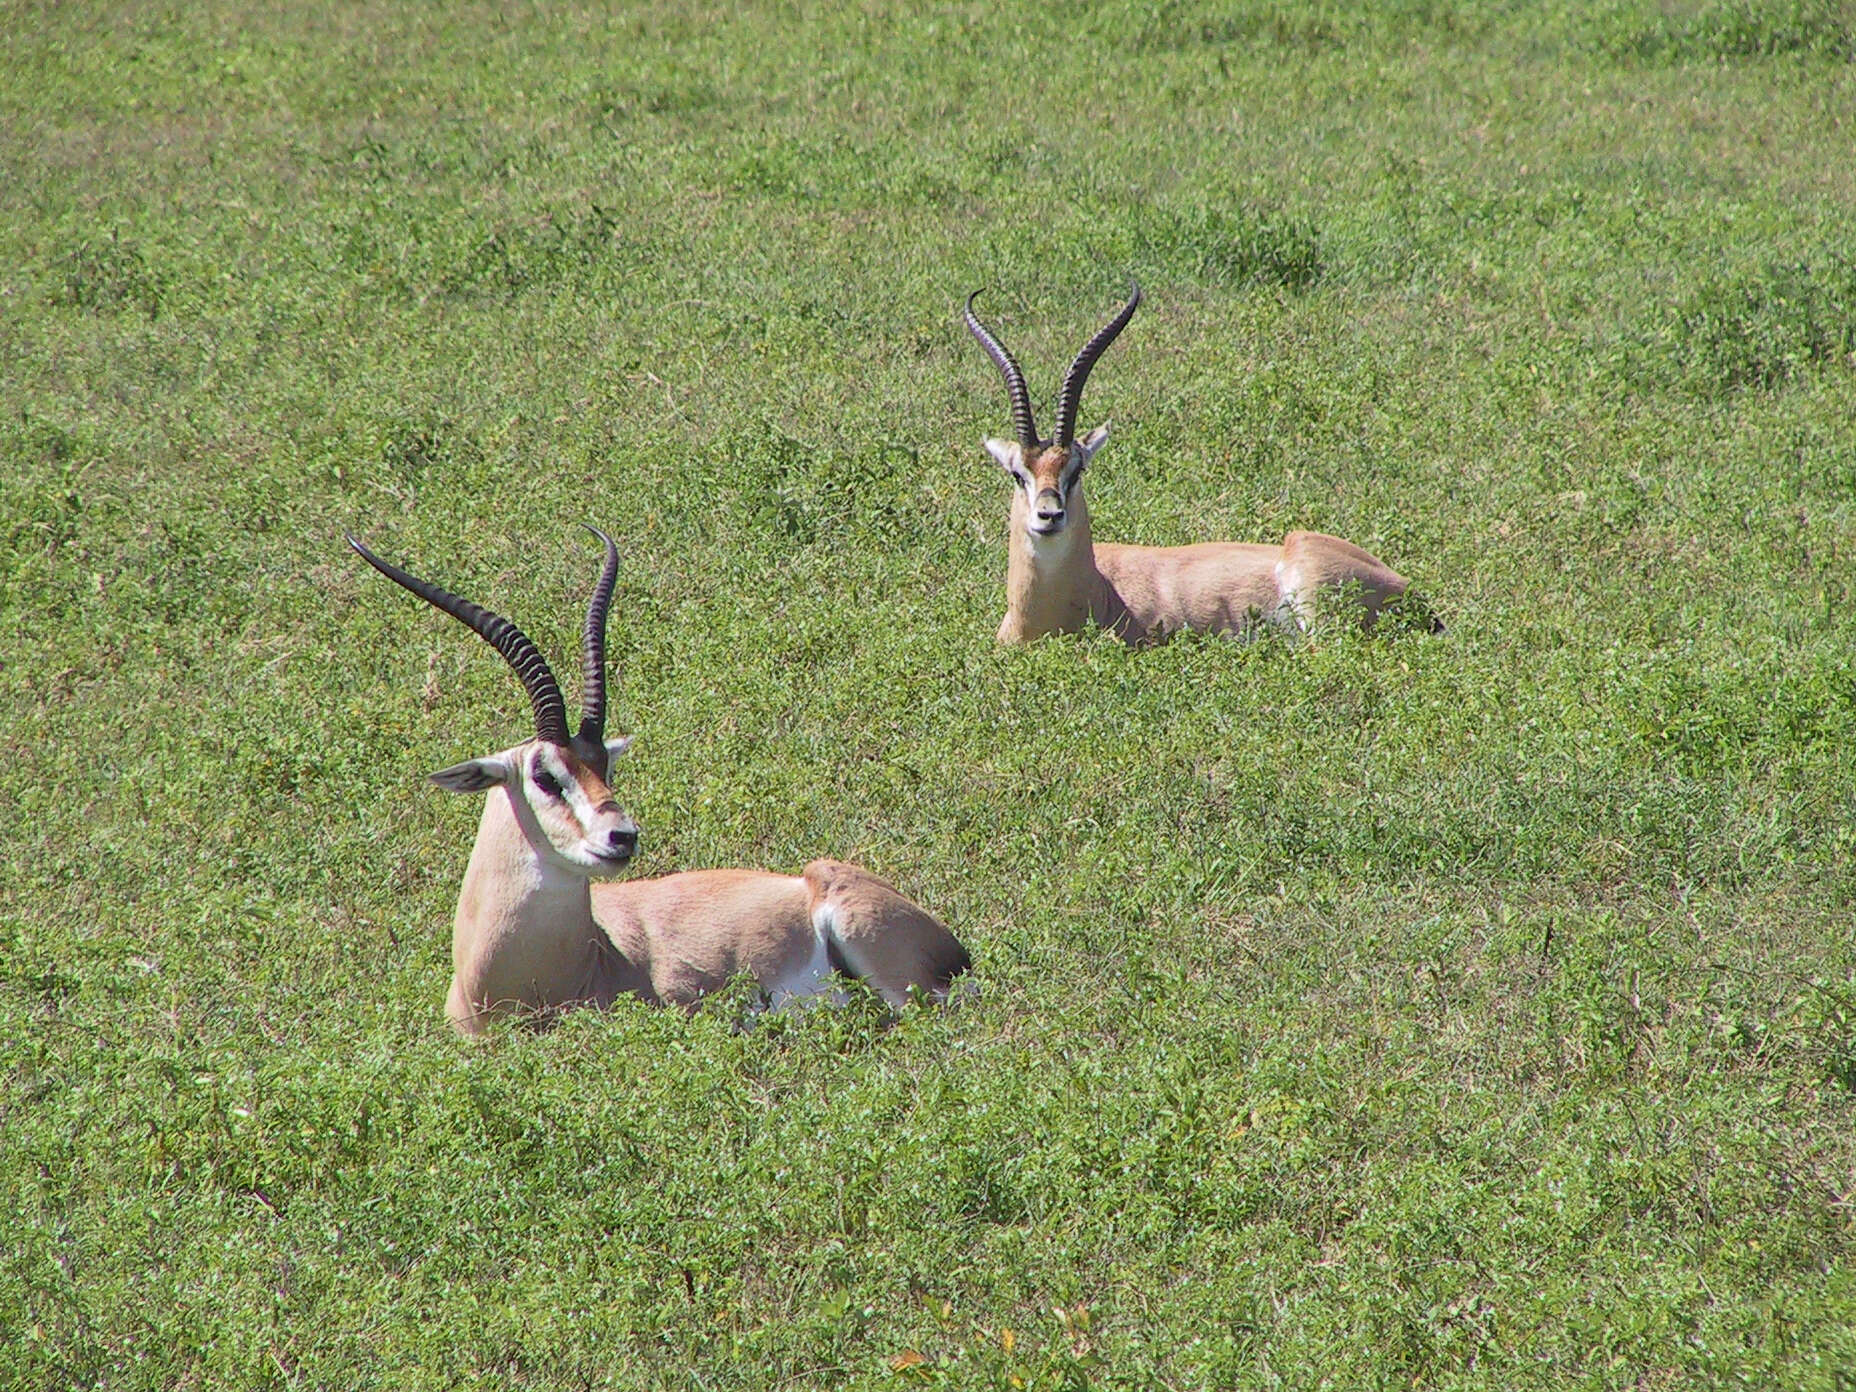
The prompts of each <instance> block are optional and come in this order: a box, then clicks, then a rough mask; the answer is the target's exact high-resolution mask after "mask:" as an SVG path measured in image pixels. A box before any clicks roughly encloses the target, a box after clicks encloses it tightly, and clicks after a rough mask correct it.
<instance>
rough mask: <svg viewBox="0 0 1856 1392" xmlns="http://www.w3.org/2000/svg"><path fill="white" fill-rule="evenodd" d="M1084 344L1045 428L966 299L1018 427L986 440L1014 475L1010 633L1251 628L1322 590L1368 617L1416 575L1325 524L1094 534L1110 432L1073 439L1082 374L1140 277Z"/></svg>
mask: <svg viewBox="0 0 1856 1392" xmlns="http://www.w3.org/2000/svg"><path fill="white" fill-rule="evenodd" d="M1132 289H1133V294H1132V295H1130V296H1129V297H1128V301H1127V303H1126V304H1124V305H1123V306H1122V308H1121V311H1120V312H1119V313H1118V314H1116V316H1115V317H1114V318H1113V319H1111V320H1110V321H1109V322H1108V323H1107V324H1106V325H1104V326H1103V327H1102V328H1101V329H1100V330H1098V331H1097V333H1096V335H1095V336H1094V337H1093V338H1091V339H1090V340H1089V342H1088V343H1086V344H1085V345H1084V346H1083V349H1082V351H1081V352H1079V353H1078V354H1077V355H1076V357H1075V359H1074V360H1073V361H1072V362H1071V364H1070V368H1069V370H1068V371H1067V372H1065V373H1064V377H1063V386H1062V388H1061V390H1060V391H1059V392H1058V394H1057V404H1056V418H1057V420H1056V430H1055V432H1054V434H1053V435H1052V436H1051V437H1050V438H1049V439H1045V438H1044V437H1043V436H1041V435H1039V434H1038V429H1037V421H1036V419H1035V417H1034V414H1033V412H1032V409H1031V396H1030V392H1029V391H1028V389H1027V388H1026V386H1025V375H1024V372H1023V370H1022V369H1021V368H1020V367H1019V365H1018V360H1017V359H1016V358H1014V357H1013V356H1012V355H1011V353H1010V352H1009V351H1008V350H1007V349H1006V347H1005V345H1004V344H1003V343H1001V342H1000V341H999V339H998V337H997V335H995V334H994V333H993V332H992V330H990V329H988V328H987V327H986V326H985V324H983V323H981V322H980V319H979V317H978V316H977V315H976V314H975V313H974V312H973V301H974V300H975V299H976V298H977V297H978V295H979V292H978V291H975V292H974V293H973V294H972V295H969V296H968V297H967V311H966V316H965V317H966V325H967V331H968V332H969V333H971V334H972V335H973V337H974V338H975V339H976V340H978V342H979V344H980V346H981V347H982V348H984V349H985V350H986V354H987V356H988V357H990V358H991V359H992V361H993V365H994V366H995V367H997V368H998V369H999V375H1000V376H1001V377H1002V378H1003V379H1004V382H1005V388H1006V393H1007V395H1008V396H1009V397H1010V399H1011V404H1012V424H1013V427H1014V429H1015V431H1016V434H1017V438H1015V439H1011V440H1003V439H989V440H987V441H986V452H987V453H988V454H990V455H991V456H992V457H993V461H994V462H995V463H997V464H998V466H999V467H1000V468H1001V469H1003V470H1004V471H1005V474H1006V477H1008V478H1009V479H1011V480H1012V532H1011V540H1010V547H1011V559H1010V561H1009V563H1008V566H1007V570H1006V582H1005V591H1006V592H1005V618H1004V620H1003V621H1001V623H1000V624H999V641H1000V642H1002V643H1025V642H1029V641H1031V640H1032V639H1034V638H1041V637H1043V636H1044V635H1045V634H1047V633H1073V632H1075V631H1076V630H1078V629H1081V628H1084V627H1087V626H1088V625H1089V624H1091V623H1094V624H1096V625H1098V626H1099V627H1102V628H1105V629H1108V630H1109V631H1110V632H1112V633H1114V634H1115V635H1116V636H1117V637H1118V638H1120V639H1121V640H1122V641H1123V642H1126V643H1157V642H1161V641H1164V640H1165V639H1167V638H1169V637H1171V636H1172V635H1173V634H1175V633H1179V632H1182V631H1191V632H1194V633H1226V634H1230V633H1241V632H1243V631H1245V630H1246V629H1250V628H1254V627H1256V625H1257V624H1259V623H1275V624H1282V625H1285V626H1288V627H1293V628H1298V629H1300V628H1306V627H1307V626H1308V624H1309V622H1310V620H1312V619H1313V618H1314V617H1315V613H1316V610H1317V608H1318V605H1319V603H1320V600H1321V598H1322V595H1323V593H1324V592H1326V593H1342V594H1346V595H1348V596H1350V597H1351V598H1352V599H1353V601H1354V602H1356V603H1357V604H1358V605H1359V612H1360V621H1361V623H1362V624H1363V625H1371V623H1372V622H1373V619H1374V618H1375V617H1376V616H1377V615H1378V613H1379V611H1380V609H1381V608H1383V607H1384V606H1385V604H1386V603H1387V601H1389V600H1391V599H1394V598H1396V597H1397V596H1399V595H1401V594H1403V593H1404V592H1405V577H1404V576H1402V575H1400V574H1399V573H1398V572H1397V571H1396V570H1393V569H1392V568H1391V567H1390V566H1388V565H1387V564H1386V563H1385V562H1384V561H1381V560H1380V559H1379V558H1378V557H1377V556H1375V555H1373V554H1372V553H1371V552H1370V551H1366V550H1363V549H1362V548H1360V547H1358V546H1355V545H1354V544H1353V543H1352V542H1350V541H1343V540H1341V539H1340V538H1339V537H1334V536H1327V535H1324V534H1323V533H1321V532H1290V533H1289V534H1288V535H1287V536H1286V537H1284V538H1283V539H1282V544H1281V545H1280V546H1269V545H1260V544H1255V543H1251V542H1241V541H1219V542H1208V543H1204V544H1202V545H1198V546H1111V545H1107V544H1104V545H1102V546H1097V545H1096V544H1095V542H1094V539H1093V537H1092V536H1091V533H1090V527H1089V504H1088V503H1087V502H1086V501H1084V499H1083V484H1082V478H1083V471H1084V470H1085V469H1087V468H1088V467H1089V462H1090V460H1092V459H1093V458H1095V455H1096V452H1097V451H1098V450H1100V449H1101V448H1102V446H1103V445H1104V444H1105V443H1106V442H1107V440H1108V426H1106V425H1099V426H1097V427H1096V428H1095V429H1094V430H1091V431H1090V432H1089V433H1088V434H1087V435H1085V436H1083V437H1082V438H1081V439H1077V438H1076V433H1075V428H1076V413H1077V410H1078V408H1079V407H1080V405H1081V402H1082V394H1083V384H1084V383H1085V382H1087V381H1088V379H1089V373H1090V371H1091V370H1092V369H1093V368H1094V366H1095V363H1096V360H1097V359H1098V358H1100V357H1101V356H1102V354H1103V352H1104V351H1106V350H1107V348H1108V346H1109V345H1110V344H1111V343H1113V342H1114V341H1115V337H1116V335H1118V334H1119V333H1120V332H1121V331H1122V329H1123V328H1125V327H1126V326H1127V323H1128V321H1129V319H1130V318H1132V317H1133V315H1134V311H1135V309H1136V308H1137V307H1138V306H1139V305H1140V303H1141V291H1140V287H1139V286H1133V287H1132Z"/></svg>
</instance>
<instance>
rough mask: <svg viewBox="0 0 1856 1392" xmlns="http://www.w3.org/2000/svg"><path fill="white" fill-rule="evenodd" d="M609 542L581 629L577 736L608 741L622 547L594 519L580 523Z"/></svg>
mask: <svg viewBox="0 0 1856 1392" xmlns="http://www.w3.org/2000/svg"><path fill="white" fill-rule="evenodd" d="M580 525H581V526H583V527H585V528H586V529H587V530H588V531H589V532H591V533H592V534H593V535H594V536H596V537H598V538H599V539H600V541H602V542H604V543H605V547H606V563H605V564H604V565H603V566H601V567H600V571H599V583H598V584H597V585H595V586H594V587H593V597H592V598H591V599H589V600H588V601H587V605H586V626H585V627H584V628H582V629H581V630H580V646H581V651H582V652H583V653H584V654H585V663H584V665H583V666H582V667H581V669H580V733H579V734H578V735H576V736H575V738H576V739H577V740H580V741H583V742H587V743H592V744H604V743H605V742H606V613H607V611H608V610H609V609H611V608H612V586H613V583H614V582H615V581H616V580H617V579H618V578H619V548H618V547H616V546H614V545H613V544H612V538H611V537H609V536H607V535H606V534H605V533H604V532H602V531H600V529H599V528H598V527H595V526H593V525H592V523H590V522H583V523H581V524H580Z"/></svg>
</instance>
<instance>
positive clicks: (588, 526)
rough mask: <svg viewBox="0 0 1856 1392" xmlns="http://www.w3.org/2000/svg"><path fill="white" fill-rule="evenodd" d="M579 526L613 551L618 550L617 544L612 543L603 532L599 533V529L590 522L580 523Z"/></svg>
mask: <svg viewBox="0 0 1856 1392" xmlns="http://www.w3.org/2000/svg"><path fill="white" fill-rule="evenodd" d="M580 525H581V526H582V527H584V528H586V530H587V531H589V532H591V533H592V534H593V535H594V536H596V537H598V538H599V539H600V540H601V541H603V542H604V543H605V544H606V545H607V546H610V547H611V548H612V549H613V550H614V551H617V550H618V549H619V548H618V545H617V543H616V542H614V541H613V539H612V538H611V537H609V536H607V535H606V534H605V533H604V532H602V531H600V529H599V528H598V527H595V526H594V525H593V524H592V523H591V522H582V523H581V524H580Z"/></svg>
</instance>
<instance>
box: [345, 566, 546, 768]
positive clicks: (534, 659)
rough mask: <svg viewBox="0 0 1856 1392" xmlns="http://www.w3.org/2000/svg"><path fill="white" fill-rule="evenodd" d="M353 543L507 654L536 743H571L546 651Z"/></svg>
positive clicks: (496, 617) (504, 623) (482, 611)
mask: <svg viewBox="0 0 1856 1392" xmlns="http://www.w3.org/2000/svg"><path fill="white" fill-rule="evenodd" d="M342 535H343V536H345V537H347V538H348V544H349V545H350V546H352V547H353V548H354V549H355V554H356V555H358V556H360V558H361V559H362V560H364V561H366V562H367V563H368V564H369V565H371V566H372V567H373V568H374V569H375V570H377V571H379V572H380V573H381V574H382V575H384V576H386V577H387V579H389V580H391V581H392V582H393V583H394V584H396V585H399V586H400V587H402V588H403V589H408V590H411V591H412V592H413V593H414V594H416V595H418V596H419V598H420V599H423V600H424V601H425V602H426V603H427V604H429V605H431V606H432V607H433V608H435V609H442V610H444V612H445V613H447V614H449V615H451V617H452V618H454V619H456V620H457V621H458V622H459V623H461V624H463V625H464V626H465V627H466V628H468V629H470V631H471V632H472V633H475V634H476V635H477V636H478V637H479V638H481V639H483V640H484V641H485V642H486V643H488V644H489V645H490V646H491V647H493V648H495V649H496V650H497V651H498V652H499V653H501V654H502V655H503V660H504V661H505V662H507V663H508V664H509V665H510V666H511V667H513V668H514V669H515V673H516V675H517V676H518V677H520V678H521V679H522V687H523V690H525V691H527V692H528V699H529V702H530V703H531V704H532V705H533V706H534V707H535V738H536V739H539V740H546V741H547V742H548V743H549V744H560V745H564V744H566V743H567V703H566V702H565V701H564V700H562V699H561V685H560V683H559V682H557V681H555V679H554V673H553V672H551V671H549V670H548V664H547V661H546V660H545V659H544V658H543V657H542V655H541V651H540V649H538V648H537V647H536V646H535V645H534V644H533V643H532V642H530V641H529V638H528V635H527V634H526V633H524V632H523V631H522V630H521V629H519V628H517V627H516V626H515V625H514V624H512V623H510V622H509V620H508V619H505V618H503V617H502V615H500V614H493V613H491V612H490V611H489V610H488V609H485V608H483V607H482V606H481V605H478V604H472V603H471V602H470V601H469V600H468V599H460V598H458V596H456V595H454V594H452V593H451V592H450V591H449V590H444V589H440V588H439V587H438V586H437V585H434V584H432V582H431V581H429V580H421V579H420V578H419V577H418V576H416V575H414V574H412V573H411V572H410V571H405V570H401V569H400V568H399V567H398V566H396V565H394V564H393V562H391V561H383V560H381V559H380V557H378V556H376V555H375V554H374V553H373V552H372V551H369V550H368V549H367V548H366V547H365V546H363V545H361V543H360V542H358V541H356V540H355V539H354V538H353V537H352V536H349V535H348V533H346V532H344V533H343V534H342Z"/></svg>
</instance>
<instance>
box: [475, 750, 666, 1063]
mask: <svg viewBox="0 0 1856 1392" xmlns="http://www.w3.org/2000/svg"><path fill="white" fill-rule="evenodd" d="M547 845H548V842H547V839H546V837H545V836H544V835H543V833H542V831H541V828H540V827H539V825H537V824H536V823H535V821H534V816H533V813H531V812H530V811H529V808H528V805H527V804H526V803H524V802H523V801H522V799H521V797H520V796H519V795H518V794H517V793H515V792H514V791H512V790H511V789H509V788H507V787H498V788H492V789H490V790H489V793H488V796H487V797H486V798H485V799H484V807H483V818H482V820H481V821H480V822H479V823H478V826H477V843H476V845H475V846H474V847H472V849H471V855H470V865H469V866H468V868H466V870H465V872H464V885H463V888H462V889H461V890H460V891H459V894H458V912H457V920H456V924H455V926H454V928H453V930H452V937H451V962H452V978H451V994H450V997H449V999H448V1000H447V1002H446V1013H447V1014H449V1015H450V1017H451V1022H452V1023H453V1024H454V1025H456V1026H457V1027H458V1028H459V1029H461V1030H464V1031H465V1032H466V1033H475V1032H476V1031H477V1030H478V1029H481V1028H482V1026H483V1023H484V1021H485V1019H486V1018H487V1016H488V1015H490V1014H493V1013H496V1012H497V1010H498V1008H499V1007H502V1008H507V1003H509V1002H515V1001H522V1002H526V1003H529V1004H531V1005H532V1004H534V1003H537V1002H539V1003H541V1004H542V1005H544V1006H554V1005H566V1004H569V1003H572V1002H577V1001H585V1002H590V1003H595V1004H598V1005H609V1004H611V1002H612V1001H613V999H614V998H615V997H617V996H618V995H619V994H621V993H623V992H625V991H628V990H633V989H636V983H635V982H634V981H633V977H634V976H638V977H639V978H640V979H642V976H641V974H639V973H636V972H634V971H633V970H632V968H631V964H630V963H628V962H626V961H625V960H624V959H623V958H622V957H620V956H619V954H618V952H617V951H616V950H615V949H614V948H613V946H612V943H611V942H610V940H608V938H607V937H606V935H605V933H604V932H603V931H602V930H601V929H600V927H599V925H598V924H597V923H596V922H595V921H594V918H593V900H592V892H591V888H590V885H589V883H588V881H587V878H586V876H585V875H583V874H579V873H576V872H575V871H574V870H572V869H570V868H569V867H567V866H564V865H562V864H560V863H559V862H558V860H556V859H554V858H553V857H551V856H550V855H549V854H548V853H547V852H546V851H544V850H543V849H542V848H543V847H546V846H547Z"/></svg>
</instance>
